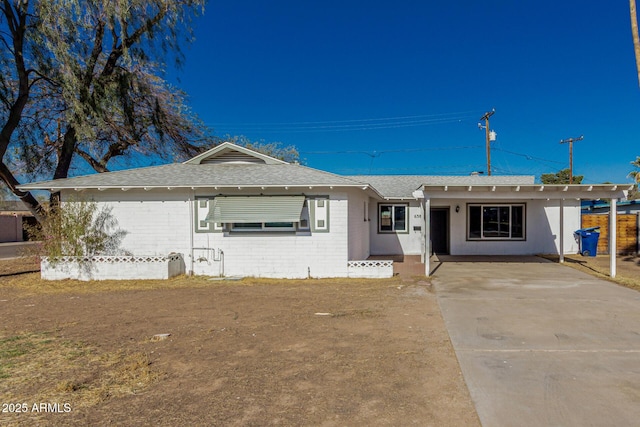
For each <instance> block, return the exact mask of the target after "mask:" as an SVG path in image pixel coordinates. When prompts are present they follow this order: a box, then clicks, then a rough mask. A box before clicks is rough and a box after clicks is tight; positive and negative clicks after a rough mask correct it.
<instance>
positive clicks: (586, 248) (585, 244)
mask: <svg viewBox="0 0 640 427" xmlns="http://www.w3.org/2000/svg"><path fill="white" fill-rule="evenodd" d="M575 234H576V236H578V244H579V247H580V254H582V256H596V254H597V253H598V239H600V227H590V228H581V229H580V230H576V231H575Z"/></svg>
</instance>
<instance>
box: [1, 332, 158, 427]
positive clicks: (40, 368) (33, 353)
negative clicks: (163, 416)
mask: <svg viewBox="0 0 640 427" xmlns="http://www.w3.org/2000/svg"><path fill="white" fill-rule="evenodd" d="M158 378H159V374H158V373H157V372H155V371H154V370H153V369H152V368H151V366H150V362H149V359H148V357H147V355H146V354H144V353H142V352H137V353H132V354H127V353H125V352H123V351H117V352H111V353H101V352H100V351H98V349H96V348H95V347H92V346H90V345H86V344H83V343H79V342H73V341H69V340H65V339H62V338H59V337H55V336H54V335H53V334H50V333H31V332H25V333H23V334H19V335H13V336H8V337H3V338H0V380H1V381H0V384H1V385H0V401H1V402H14V403H23V402H26V403H27V404H28V405H29V406H31V405H33V404H37V403H40V402H48V403H55V402H57V403H59V404H60V405H62V404H65V403H66V404H69V405H70V407H71V409H72V410H74V411H75V410H78V409H80V408H86V407H91V406H94V405H97V404H100V403H102V402H104V401H105V400H108V399H110V398H114V397H122V396H126V395H131V394H136V393H139V392H140V391H142V390H144V389H145V388H147V387H148V386H149V385H150V384H151V383H153V382H154V381H156V380H157V379H158ZM3 415H7V414H3ZM16 416H19V414H16ZM30 421H33V414H30Z"/></svg>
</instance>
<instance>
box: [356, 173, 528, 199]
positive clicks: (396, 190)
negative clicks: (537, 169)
mask: <svg viewBox="0 0 640 427" xmlns="http://www.w3.org/2000/svg"><path fill="white" fill-rule="evenodd" d="M347 178H350V179H353V180H355V181H359V182H362V183H367V184H370V185H371V186H372V187H373V188H375V189H376V190H377V191H378V192H379V193H380V194H382V196H383V197H385V198H389V199H407V198H413V192H414V191H416V190H418V189H419V188H420V187H421V186H423V185H528V184H533V183H534V182H535V177H534V176H533V175H531V176H529V175H523V176H495V175H492V176H480V175H466V176H439V175H353V176H347Z"/></svg>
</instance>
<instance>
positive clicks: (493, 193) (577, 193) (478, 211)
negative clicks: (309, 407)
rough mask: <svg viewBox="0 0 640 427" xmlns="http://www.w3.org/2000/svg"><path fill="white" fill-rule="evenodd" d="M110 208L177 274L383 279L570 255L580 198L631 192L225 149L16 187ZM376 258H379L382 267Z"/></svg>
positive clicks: (132, 238)
mask: <svg viewBox="0 0 640 427" xmlns="http://www.w3.org/2000/svg"><path fill="white" fill-rule="evenodd" d="M20 188H21V189H22V190H50V191H60V192H61V194H62V200H63V201H65V200H69V199H70V198H72V197H74V196H75V197H78V196H79V195H80V197H84V198H87V199H90V200H94V201H95V202H97V203H98V204H99V205H105V206H109V207H111V208H112V213H113V215H114V216H115V217H116V218H117V220H118V222H119V226H120V228H122V229H124V230H126V231H127V232H128V234H127V236H126V238H125V240H124V241H123V245H122V246H123V249H126V250H127V251H129V252H130V253H133V254H134V255H136V256H157V255H163V254H169V253H172V254H176V253H177V254H180V255H181V256H182V259H183V261H184V266H183V268H184V272H186V273H187V274H202V275H211V276H221V275H224V276H257V277H276V278H307V277H355V276H359V277H363V276H365V277H366V276H380V275H387V274H388V272H389V264H388V263H387V264H385V263H384V262H381V261H373V260H369V258H370V257H371V256H374V255H376V256H392V255H417V256H420V257H421V260H422V262H424V264H425V270H424V271H425V274H426V275H429V274H430V273H431V265H430V262H429V261H430V257H431V255H432V254H434V253H436V254H451V255H530V254H561V256H562V255H563V254H565V253H577V252H578V244H577V242H576V240H575V238H574V235H573V232H574V231H575V230H576V229H578V228H580V199H583V198H590V199H591V198H608V199H613V200H616V199H618V198H623V197H624V196H625V193H624V191H625V190H627V189H628V188H630V186H621V185H612V184H607V185H541V184H535V183H534V177H532V176H376V175H371V176H341V175H336V174H333V173H329V172H325V171H321V170H317V169H313V168H310V167H306V166H302V165H299V164H295V163H287V162H284V161H282V160H279V159H276V158H273V157H270V156H267V155H264V154H261V153H258V152H255V151H252V150H250V149H247V148H244V147H240V146H237V145H234V144H232V143H223V144H221V145H218V146H216V147H215V148H213V149H211V150H209V151H207V152H205V153H203V154H200V155H198V156H196V157H194V158H192V159H190V160H188V161H186V162H184V163H179V164H169V165H164V166H156V167H146V168H137V169H130V170H123V171H118V172H110V173H102V174H94V175H88V176H79V177H74V178H68V179H60V180H53V181H44V182H37V183H33V184H27V185H22V186H21V187H20ZM378 258H379V257H378Z"/></svg>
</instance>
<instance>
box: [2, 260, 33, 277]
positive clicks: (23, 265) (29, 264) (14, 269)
mask: <svg viewBox="0 0 640 427" xmlns="http://www.w3.org/2000/svg"><path fill="white" fill-rule="evenodd" d="M38 271H40V262H39V261H38V259H37V257H35V256H28V257H21V258H14V259H0V277H3V276H10V275H14V274H24V273H34V272H38Z"/></svg>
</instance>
